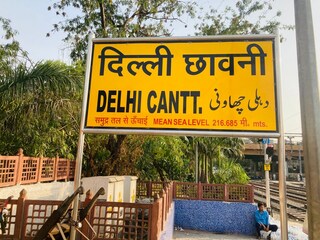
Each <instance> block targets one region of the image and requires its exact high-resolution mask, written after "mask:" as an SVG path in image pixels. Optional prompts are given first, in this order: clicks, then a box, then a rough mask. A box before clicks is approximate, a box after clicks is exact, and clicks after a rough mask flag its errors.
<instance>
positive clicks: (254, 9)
mask: <svg viewBox="0 0 320 240" xmlns="http://www.w3.org/2000/svg"><path fill="white" fill-rule="evenodd" d="M272 2H273V1H255V0H238V1H236V3H235V7H231V6H227V7H226V8H225V9H224V10H223V11H222V12H219V11H217V10H216V9H210V11H209V12H207V13H206V14H205V15H204V17H203V18H202V22H201V23H200V24H197V25H196V26H195V28H196V35H242V34H261V33H265V34H266V33H275V30H276V29H277V28H278V27H284V28H292V27H291V26H281V24H280V22H279V21H278V18H279V17H280V16H281V12H280V11H276V12H275V11H273V7H272Z"/></svg>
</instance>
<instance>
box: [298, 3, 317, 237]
mask: <svg viewBox="0 0 320 240" xmlns="http://www.w3.org/2000/svg"><path fill="white" fill-rule="evenodd" d="M294 5H295V23H296V39H297V50H298V51H297V52H298V67H299V69H298V70H299V89H300V106H301V125H302V136H303V155H304V167H305V177H306V191H307V204H308V236H309V239H310V240H313V239H314V240H315V239H319V236H320V227H319V226H320V191H319V186H320V99H319V98H320V91H319V81H318V73H317V61H316V55H315V52H316V48H315V42H314V33H313V23H312V11H311V3H310V0H304V1H302V0H295V1H294Z"/></svg>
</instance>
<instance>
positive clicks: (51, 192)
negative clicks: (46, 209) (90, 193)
mask: <svg viewBox="0 0 320 240" xmlns="http://www.w3.org/2000/svg"><path fill="white" fill-rule="evenodd" d="M73 185H74V183H73V182H50V183H36V184H27V185H16V186H12V187H5V188H0V199H6V198H7V197H9V196H12V195H13V199H18V198H19V194H20V192H21V190H22V189H25V190H26V191H27V199H34V200H64V199H65V198H66V197H68V196H70V195H71V194H72V193H73Z"/></svg>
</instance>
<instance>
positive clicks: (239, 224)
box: [174, 200, 257, 235]
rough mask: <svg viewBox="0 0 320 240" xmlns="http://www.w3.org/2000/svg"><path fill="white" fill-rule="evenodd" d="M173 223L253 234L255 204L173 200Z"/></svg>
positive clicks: (197, 228)
mask: <svg viewBox="0 0 320 240" xmlns="http://www.w3.org/2000/svg"><path fill="white" fill-rule="evenodd" d="M174 202H175V215H174V225H175V226H179V227H182V228H185V229H193V230H203V231H209V232H216V233H239V234H244V235H255V221H254V211H255V210H256V209H257V206H256V204H251V203H229V202H218V201H198V200H175V201H174Z"/></svg>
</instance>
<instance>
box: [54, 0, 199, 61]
mask: <svg viewBox="0 0 320 240" xmlns="http://www.w3.org/2000/svg"><path fill="white" fill-rule="evenodd" d="M194 7H195V4H194V3H190V2H188V1H179V0H152V1H150V0H109V1H103V0H96V1H89V0H60V1H56V2H55V3H54V4H52V6H49V7H48V10H53V11H55V13H56V14H57V15H59V16H61V17H62V18H63V21H61V22H59V23H57V24H54V28H53V30H52V31H53V32H55V31H64V32H65V33H66V34H67V36H66V37H65V39H64V41H66V42H67V43H68V44H70V45H71V58H72V59H73V60H83V59H85V56H86V55H85V54H86V49H87V42H88V33H89V32H92V33H94V34H95V36H96V37H104V38H108V37H111V38H115V37H152V36H170V35H171V30H170V29H169V27H170V24H171V23H172V22H174V21H180V22H182V20H181V17H182V15H184V14H187V15H188V16H190V17H193V16H194ZM74 12H76V16H75V17H71V15H72V14H74ZM49 35H50V33H48V36H49Z"/></svg>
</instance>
